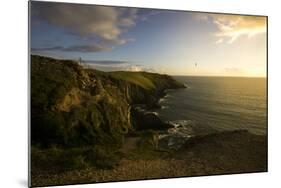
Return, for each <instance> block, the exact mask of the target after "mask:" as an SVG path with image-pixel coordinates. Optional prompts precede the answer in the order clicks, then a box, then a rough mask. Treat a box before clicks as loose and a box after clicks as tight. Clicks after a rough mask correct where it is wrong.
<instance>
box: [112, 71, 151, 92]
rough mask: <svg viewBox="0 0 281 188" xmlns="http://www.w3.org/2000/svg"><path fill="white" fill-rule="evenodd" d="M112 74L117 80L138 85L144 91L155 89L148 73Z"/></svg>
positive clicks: (120, 72)
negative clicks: (147, 75)
mask: <svg viewBox="0 0 281 188" xmlns="http://www.w3.org/2000/svg"><path fill="white" fill-rule="evenodd" d="M110 74H111V76H113V77H114V78H116V79H121V80H125V81H127V82H130V83H133V84H136V85H138V86H140V87H142V88H144V89H149V90H151V89H155V85H154V83H153V82H152V81H151V79H149V78H148V77H146V74H147V73H144V72H125V71H116V72H111V73H110Z"/></svg>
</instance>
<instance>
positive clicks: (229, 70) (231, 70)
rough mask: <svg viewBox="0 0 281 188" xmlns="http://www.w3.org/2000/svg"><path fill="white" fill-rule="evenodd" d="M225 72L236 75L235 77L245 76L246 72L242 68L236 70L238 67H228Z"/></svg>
mask: <svg viewBox="0 0 281 188" xmlns="http://www.w3.org/2000/svg"><path fill="white" fill-rule="evenodd" d="M224 71H225V72H226V73H227V74H228V75H234V76H237V75H244V74H245V72H244V70H242V69H240V68H236V67H226V68H224Z"/></svg>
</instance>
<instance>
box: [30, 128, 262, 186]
mask: <svg viewBox="0 0 281 188" xmlns="http://www.w3.org/2000/svg"><path fill="white" fill-rule="evenodd" d="M121 156H122V158H121V160H120V161H119V164H118V165H117V166H116V167H115V168H113V169H100V168H97V167H95V166H88V167H86V168H84V169H72V170H68V171H64V172H58V171H54V170H52V169H48V170H40V169H35V170H33V171H32V185H33V186H44V185H61V184H76V183H90V182H107V181H123V180H136V179H153V178H168V177H181V176H199V175H212V174H229V173H246V172H264V171H267V138H266V137H265V136H257V135H253V134H250V133H248V132H247V131H234V132H223V133H217V134H213V135H208V136H201V137H197V138H194V139H191V140H190V141H189V142H187V143H186V145H185V146H184V147H183V148H182V149H181V150H179V151H177V152H170V153H169V152H164V151H162V150H155V149H152V148H150V147H136V148H132V149H131V150H130V151H127V152H126V153H122V155H121Z"/></svg>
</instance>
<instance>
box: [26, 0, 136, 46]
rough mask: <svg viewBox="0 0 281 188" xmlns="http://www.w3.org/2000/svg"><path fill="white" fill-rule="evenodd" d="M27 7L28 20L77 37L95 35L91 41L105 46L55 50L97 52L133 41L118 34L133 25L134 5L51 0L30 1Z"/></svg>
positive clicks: (134, 18) (134, 16)
mask: <svg viewBox="0 0 281 188" xmlns="http://www.w3.org/2000/svg"><path fill="white" fill-rule="evenodd" d="M31 6H32V20H34V21H36V22H38V20H39V21H41V22H46V23H48V24H50V25H53V26H57V27H61V28H64V29H65V30H66V32H67V33H71V34H73V35H76V36H78V37H81V38H85V37H95V38H96V41H95V42H97V41H98V42H102V43H103V47H104V46H105V45H106V46H107V47H106V48H99V47H96V46H95V45H94V46H92V45H91V46H75V47H71V48H62V49H58V50H63V51H75V50H77V51H82V52H88V51H89V52H93V51H96V52H97V51H102V50H103V49H105V50H108V48H112V46H117V45H123V44H126V43H127V42H131V41H133V39H128V38H122V37H121V35H122V33H124V32H126V31H127V30H128V29H129V28H131V27H132V26H134V25H135V24H136V23H135V20H136V19H137V9H135V8H117V7H105V6H94V5H81V4H70V3H52V2H32V5H31ZM50 50H52V49H50Z"/></svg>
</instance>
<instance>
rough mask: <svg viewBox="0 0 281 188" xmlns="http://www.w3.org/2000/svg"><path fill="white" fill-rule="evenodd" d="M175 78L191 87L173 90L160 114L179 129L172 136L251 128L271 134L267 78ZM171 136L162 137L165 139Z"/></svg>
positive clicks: (258, 132)
mask: <svg viewBox="0 0 281 188" xmlns="http://www.w3.org/2000/svg"><path fill="white" fill-rule="evenodd" d="M175 79H177V80H179V81H181V82H182V83H184V84H185V85H186V86H187V88H185V89H178V90H169V91H167V93H168V94H167V95H166V96H165V97H164V98H162V99H160V101H159V103H160V105H161V106H162V107H161V109H158V110H157V111H156V113H157V114H158V116H159V117H160V118H161V119H162V120H164V121H168V122H170V123H172V124H173V125H174V126H175V128H172V129H170V130H169V135H175V136H177V137H182V138H188V137H190V136H193V135H199V134H209V133H212V132H216V131H225V130H238V129H247V130H248V131H249V132H251V133H254V134H258V135H265V134H266V133H267V96H266V92H267V85H266V84H267V82H266V78H239V77H191V76H177V77H175ZM165 136H167V135H162V136H161V137H165Z"/></svg>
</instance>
